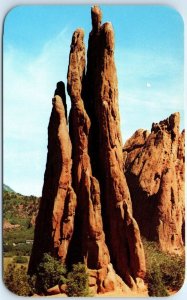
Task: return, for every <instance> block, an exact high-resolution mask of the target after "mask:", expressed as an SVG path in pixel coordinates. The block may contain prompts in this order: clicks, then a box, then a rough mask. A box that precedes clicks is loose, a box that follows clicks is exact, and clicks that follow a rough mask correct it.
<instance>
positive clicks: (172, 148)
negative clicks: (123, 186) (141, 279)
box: [124, 113, 184, 252]
mask: <svg viewBox="0 0 187 300" xmlns="http://www.w3.org/2000/svg"><path fill="white" fill-rule="evenodd" d="M179 123H180V115H179V113H175V114H172V115H171V116H170V117H169V118H168V119H166V120H163V121H161V122H160V123H156V124H155V123H153V125H152V130H151V133H150V134H147V133H146V135H145V131H137V132H136V133H135V134H134V135H133V136H132V137H131V138H130V139H129V140H128V141H127V142H126V143H125V146H124V157H125V162H124V164H125V174H126V176H127V182H128V186H129V188H130V191H131V198H132V203H133V210H134V216H135V218H136V220H137V222H138V224H139V226H140V230H141V233H142V234H143V235H144V236H145V237H146V238H148V239H149V240H155V241H158V242H159V244H160V247H161V249H162V250H165V251H168V252H180V251H182V250H183V246H184V242H183V240H184V131H183V132H182V133H181V134H180V133H179ZM143 134H144V137H143ZM139 141H142V143H139ZM150 224H151V226H150Z"/></svg>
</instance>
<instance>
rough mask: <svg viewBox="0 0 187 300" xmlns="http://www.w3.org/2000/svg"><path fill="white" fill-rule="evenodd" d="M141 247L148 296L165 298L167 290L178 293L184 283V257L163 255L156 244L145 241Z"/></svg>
mask: <svg viewBox="0 0 187 300" xmlns="http://www.w3.org/2000/svg"><path fill="white" fill-rule="evenodd" d="M143 245H144V250H145V257H146V264H147V276H146V280H147V283H148V290H149V296H166V293H167V290H174V291H178V290H179V289H180V288H181V287H182V284H183V282H184V275H185V260H184V256H178V255H171V254H168V253H165V252H163V251H161V250H160V249H159V247H158V245H157V243H156V242H149V241H147V240H145V239H143ZM167 294H168V293H167Z"/></svg>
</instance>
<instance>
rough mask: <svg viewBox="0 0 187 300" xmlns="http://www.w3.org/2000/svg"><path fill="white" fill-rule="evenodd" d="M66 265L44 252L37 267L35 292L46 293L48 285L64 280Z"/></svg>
mask: <svg viewBox="0 0 187 300" xmlns="http://www.w3.org/2000/svg"><path fill="white" fill-rule="evenodd" d="M66 273H67V271H66V267H65V266H64V265H63V264H62V263H61V262H60V261H59V260H57V259H55V258H54V257H52V256H51V255H50V254H48V253H44V255H43V259H42V261H41V263H40V264H39V265H38V267H37V274H36V282H35V289H36V292H37V293H39V294H40V293H46V292H47V290H48V289H49V288H50V287H53V286H55V285H57V284H58V283H59V280H60V281H61V283H65V282H66V277H65V276H66Z"/></svg>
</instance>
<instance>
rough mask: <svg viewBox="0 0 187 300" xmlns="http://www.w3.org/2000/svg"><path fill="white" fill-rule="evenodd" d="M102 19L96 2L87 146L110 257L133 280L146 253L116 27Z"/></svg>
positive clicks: (125, 277) (139, 274)
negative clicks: (129, 159) (128, 149)
mask: <svg viewBox="0 0 187 300" xmlns="http://www.w3.org/2000/svg"><path fill="white" fill-rule="evenodd" d="M96 20H99V21H98V26H96V25H97V24H96ZM100 20H101V14H100V15H99V9H96V8H95V7H93V8H92V23H93V24H94V26H93V30H92V31H91V33H90V36H89V46H88V66H87V74H86V83H85V89H86V92H85V94H86V100H85V107H86V109H87V112H88V114H89V117H90V120H91V128H90V138H89V140H90V144H89V152H90V156H91V164H92V166H93V169H92V170H93V174H94V176H96V178H98V179H99V183H100V188H101V199H102V201H101V205H102V212H103V213H102V215H103V222H104V230H105V234H106V241H107V245H108V247H109V252H110V256H111V261H112V264H113V266H114V268H115V270H116V272H117V273H118V274H119V275H120V276H121V277H122V278H123V280H125V282H126V283H127V284H128V285H129V286H132V285H133V284H134V281H136V278H137V277H141V278H143V277H144V274H145V258H144V251H143V246H142V242H141V238H140V232H139V228H138V225H137V223H136V221H135V219H134V218H133V217H132V210H131V199H130V193H129V189H128V186H127V183H126V178H125V176H124V173H123V153H122V142H121V133H120V118H119V108H118V87H117V75H116V67H115V62H114V32H113V28H112V25H111V23H105V24H103V25H102V26H100ZM96 27H97V28H98V30H97V31H96V30H95V28H96Z"/></svg>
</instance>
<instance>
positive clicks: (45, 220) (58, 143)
mask: <svg viewBox="0 0 187 300" xmlns="http://www.w3.org/2000/svg"><path fill="white" fill-rule="evenodd" d="M52 102H53V109H52V113H51V117H50V121H49V126H48V154H47V164H46V171H45V176H44V185H43V191H42V198H41V202H40V208H39V213H38V216H37V219H36V227H35V236H34V245H33V249H32V255H31V259H30V264H29V273H30V274H32V273H34V272H35V271H36V267H37V265H38V263H39V262H40V261H41V258H42V256H43V254H44V253H45V252H46V253H49V252H50V253H52V254H53V255H54V256H57V257H58V258H60V259H61V261H62V262H64V261H65V259H66V255H67V251H68V246H69V242H70V240H71V237H72V234H73V228H74V214H75V208H76V195H75V193H74V190H73V188H72V186H71V180H72V178H71V168H72V159H71V152H72V146H71V141H70V137H69V133H68V128H67V124H66V116H65V110H64V105H63V101H62V98H61V97H60V96H59V95H56V96H55V97H54V98H53V101H52Z"/></svg>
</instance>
